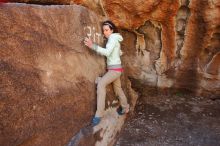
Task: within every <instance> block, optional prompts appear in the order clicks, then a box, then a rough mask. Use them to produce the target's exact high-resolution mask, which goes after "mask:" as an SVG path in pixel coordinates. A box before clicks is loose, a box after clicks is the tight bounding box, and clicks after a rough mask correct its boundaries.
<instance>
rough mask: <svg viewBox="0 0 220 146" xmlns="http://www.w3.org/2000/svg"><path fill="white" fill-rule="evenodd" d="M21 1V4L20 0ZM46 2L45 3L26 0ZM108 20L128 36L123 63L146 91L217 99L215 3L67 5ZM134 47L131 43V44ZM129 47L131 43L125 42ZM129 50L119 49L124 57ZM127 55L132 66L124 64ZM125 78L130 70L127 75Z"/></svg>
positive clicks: (140, 0)
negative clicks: (174, 91)
mask: <svg viewBox="0 0 220 146" xmlns="http://www.w3.org/2000/svg"><path fill="white" fill-rule="evenodd" d="M21 1H23V0H21ZM25 2H35V3H45V2H50V1H47V0H40V1H34V0H26V1H25ZM56 3H64V4H67V3H68V4H73V3H76V4H80V5H84V6H86V7H88V8H90V9H92V10H94V11H95V12H97V13H99V14H101V15H105V16H108V17H109V18H110V19H112V20H113V21H114V22H115V23H116V24H117V26H119V27H120V28H122V29H126V30H129V33H128V35H129V34H130V32H131V33H132V35H131V36H129V37H128V39H127V41H126V43H124V44H128V42H130V41H132V46H133V48H131V49H132V51H131V52H130V55H129V57H125V59H126V63H127V64H130V65H135V66H132V68H136V67H138V68H139V72H137V73H136V74H139V75H138V76H132V78H138V79H140V81H144V82H147V84H149V85H151V86H157V87H160V88H167V87H168V88H177V89H179V88H180V89H186V90H192V91H193V92H195V93H197V94H202V95H209V94H214V95H216V96H218V95H219V94H220V90H219V89H220V81H219V80H220V77H219V76H220V73H219V68H220V66H219V55H218V53H219V51H220V48H219V46H220V45H219V42H220V41H219V39H220V38H219V34H220V32H219V27H220V22H219V21H220V18H219V17H220V15H219V14H220V2H219V1H218V0H193V1H192V0H191V1H190V0H179V1H177V0H176V1H165V0H156V1H155V0H148V1H145V0H134V1H130V0H123V1H117V0H111V1H110V0H100V1H98V0H96V1H93V0H70V1H56ZM133 43H134V44H133ZM129 44H131V43H129ZM127 48H130V46H127V45H125V46H124V52H126V51H127ZM131 56H132V60H134V61H133V62H127V61H129V59H130V58H131ZM127 71H128V72H131V73H128V75H131V74H133V73H134V70H133V71H132V70H127Z"/></svg>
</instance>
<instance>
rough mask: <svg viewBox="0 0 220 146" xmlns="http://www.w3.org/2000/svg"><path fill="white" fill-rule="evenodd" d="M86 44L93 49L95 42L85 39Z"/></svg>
mask: <svg viewBox="0 0 220 146" xmlns="http://www.w3.org/2000/svg"><path fill="white" fill-rule="evenodd" d="M84 44H85V45H86V46H87V47H89V48H92V45H93V42H92V40H91V39H89V38H85V40H84Z"/></svg>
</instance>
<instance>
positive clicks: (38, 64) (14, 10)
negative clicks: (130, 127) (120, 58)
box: [0, 4, 105, 146]
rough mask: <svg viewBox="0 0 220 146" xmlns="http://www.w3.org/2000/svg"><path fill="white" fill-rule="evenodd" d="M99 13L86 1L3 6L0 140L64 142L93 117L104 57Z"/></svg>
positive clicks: (7, 142)
mask: <svg viewBox="0 0 220 146" xmlns="http://www.w3.org/2000/svg"><path fill="white" fill-rule="evenodd" d="M101 20H102V18H101V17H98V16H97V15H96V14H94V13H92V12H91V11H88V9H85V8H83V7H80V6H77V5H74V6H38V5H27V4H4V5H2V6H0V21H1V24H0V34H1V35H0V46H1V49H0V85H1V88H0V118H1V120H0V145H5V146H8V145H36V146H39V145H42V146H43V145H44V146H48V145H65V144H67V143H68V141H69V140H70V138H71V137H72V136H73V135H74V134H76V133H77V132H78V131H79V129H80V128H82V127H83V126H85V125H87V124H89V123H90V120H91V118H92V116H93V114H94V111H95V104H96V102H95V101H96V93H95V92H96V91H95V83H94V81H95V78H96V77H97V76H99V75H101V74H102V73H104V72H105V62H104V58H103V57H100V56H99V55H97V54H95V53H94V52H92V51H91V50H89V49H88V48H86V47H85V46H84V45H83V39H84V38H83V36H86V35H87V36H90V37H91V38H92V39H93V40H94V41H95V42H97V43H99V44H100V45H101V44H102V41H103V40H102V35H101V30H100V27H99V26H100V24H99V22H100V21H101Z"/></svg>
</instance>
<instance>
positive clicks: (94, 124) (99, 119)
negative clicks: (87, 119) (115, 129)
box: [92, 117, 101, 126]
mask: <svg viewBox="0 0 220 146" xmlns="http://www.w3.org/2000/svg"><path fill="white" fill-rule="evenodd" d="M100 121H101V117H93V118H92V125H93V126H96V125H98V124H99V123H100Z"/></svg>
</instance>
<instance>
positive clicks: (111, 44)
mask: <svg viewBox="0 0 220 146" xmlns="http://www.w3.org/2000/svg"><path fill="white" fill-rule="evenodd" d="M84 43H85V45H86V46H88V47H89V48H91V49H93V50H94V51H96V52H97V53H99V54H101V55H104V56H106V57H107V56H109V55H110V54H111V53H112V51H113V49H114V47H115V44H116V40H114V39H113V38H109V39H108V42H107V44H106V48H102V47H100V46H99V45H96V44H95V43H93V42H92V40H90V39H88V38H86V39H85V41H84Z"/></svg>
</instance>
